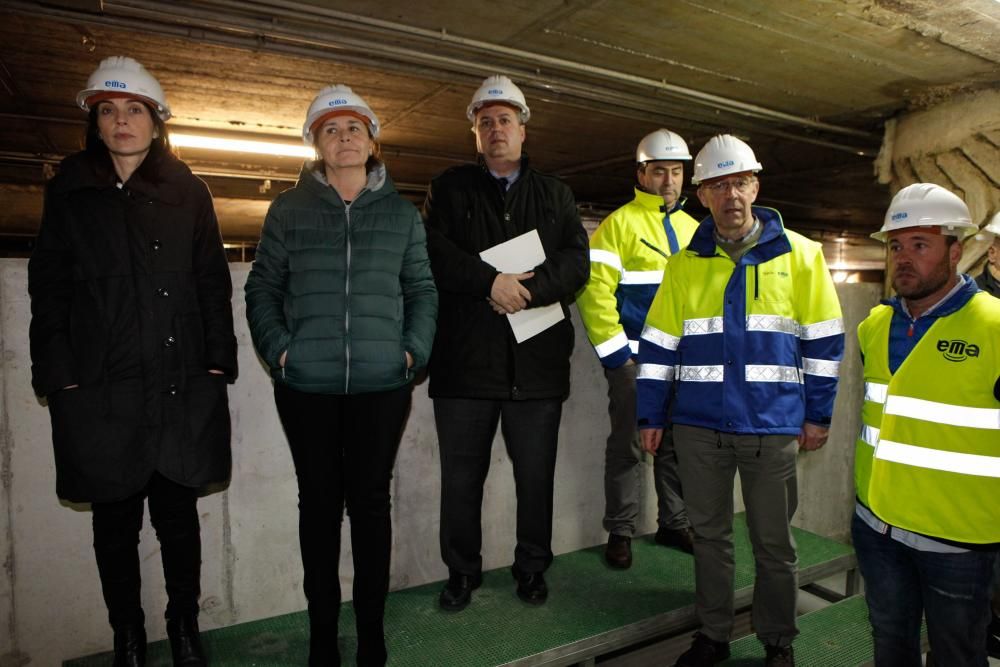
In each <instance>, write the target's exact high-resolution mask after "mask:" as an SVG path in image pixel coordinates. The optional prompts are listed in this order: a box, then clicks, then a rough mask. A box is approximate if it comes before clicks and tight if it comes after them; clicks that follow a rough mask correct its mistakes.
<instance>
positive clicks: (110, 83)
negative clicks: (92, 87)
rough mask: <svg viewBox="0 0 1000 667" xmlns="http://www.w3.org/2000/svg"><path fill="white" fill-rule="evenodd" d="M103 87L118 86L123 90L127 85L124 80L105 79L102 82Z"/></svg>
mask: <svg viewBox="0 0 1000 667" xmlns="http://www.w3.org/2000/svg"><path fill="white" fill-rule="evenodd" d="M104 87H105V88H120V89H122V90H125V89H126V88H128V85H127V84H126V83H125V82H124V81H114V80H111V81H105V82H104Z"/></svg>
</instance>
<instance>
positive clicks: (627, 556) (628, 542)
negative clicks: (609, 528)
mask: <svg viewBox="0 0 1000 667" xmlns="http://www.w3.org/2000/svg"><path fill="white" fill-rule="evenodd" d="M604 560H606V561H607V562H608V565H610V566H611V567H615V568H618V569H619V570H627V569H629V568H630V567H632V538H631V537H629V536H628V535H617V534H615V533H611V534H610V535H608V546H606V547H605V548H604Z"/></svg>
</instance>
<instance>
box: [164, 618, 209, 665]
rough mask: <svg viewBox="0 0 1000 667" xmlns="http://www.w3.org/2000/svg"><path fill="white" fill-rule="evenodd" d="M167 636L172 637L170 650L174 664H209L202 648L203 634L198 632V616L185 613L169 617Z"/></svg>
mask: <svg viewBox="0 0 1000 667" xmlns="http://www.w3.org/2000/svg"><path fill="white" fill-rule="evenodd" d="M167 637H169V638H170V652H171V653H172V654H173V656H174V665H175V667H176V666H179V665H183V666H184V667H197V666H198V665H207V664H208V663H207V662H205V652H204V651H202V650H201V635H200V634H199V633H198V617H197V616H195V615H193V614H185V615H182V616H178V617H177V618H170V619H167Z"/></svg>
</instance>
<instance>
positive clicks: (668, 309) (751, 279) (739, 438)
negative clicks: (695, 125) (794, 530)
mask: <svg viewBox="0 0 1000 667" xmlns="http://www.w3.org/2000/svg"><path fill="white" fill-rule="evenodd" d="M761 168H762V167H761V164H760V162H758V161H757V158H756V156H755V155H754V153H753V150H752V149H751V148H750V146H748V145H747V144H746V143H744V142H743V141H741V140H740V139H737V138H736V137H733V136H731V135H719V136H716V137H712V138H711V139H710V140H709V141H708V143H707V144H706V145H705V147H704V148H702V149H701V151H700V152H699V153H698V156H697V157H696V158H695V165H694V177H693V178H692V181H693V182H695V183H698V184H699V187H698V198H699V199H700V200H701V203H702V204H703V205H705V206H706V207H708V209H709V210H710V211H711V212H712V215H711V216H710V217H708V218H706V219H705V220H704V221H702V223H701V224H700V225H699V226H698V230H697V231H696V232H695V234H694V236H693V237H692V238H691V243H690V244H689V245H688V247H687V248H686V249H684V250H682V251H681V252H679V253H678V254H676V255H674V256H673V257H671V258H670V260H669V261H668V262H667V266H666V269H665V270H664V272H663V283H662V284H661V286H660V289H659V291H658V292H657V293H656V298H655V299H654V300H653V305H652V306H651V307H650V309H649V314H648V315H647V316H646V326H645V328H644V329H643V332H642V339H641V340H640V342H639V375H638V380H637V381H636V384H637V386H638V410H637V413H638V418H639V429H640V433H641V436H642V441H643V447H644V448H645V449H646V450H647V451H656V450H657V449H658V448H659V446H660V443H661V440H662V438H663V437H664V436H663V433H664V429H665V427H666V426H667V424H668V421H669V423H670V424H672V427H673V439H674V449H675V451H676V453H677V461H678V469H679V471H680V478H681V483H682V484H683V486H684V503H685V506H686V508H687V513H688V518H689V519H690V520H691V527H692V528H693V529H694V537H695V539H694V560H695V588H696V593H697V600H696V609H697V612H698V620H699V621H700V622H701V630H700V631H699V632H698V633H697V634H696V635H695V640H694V643H693V644H692V646H691V648H690V649H689V650H688V651H687V652H686V653H685V654H684V655H682V656H681V657H680V658H679V659H678V662H677V665H678V666H680V667H701V666H702V665H714V664H715V663H717V662H720V661H722V660H724V659H726V658H727V657H728V656H729V638H730V635H731V633H732V628H733V596H734V592H733V585H734V583H733V582H734V551H733V542H732V534H733V529H732V524H733V481H734V478H735V475H736V472H737V471H739V474H740V480H741V482H742V488H743V500H744V504H745V505H746V511H747V514H746V515H747V526H748V529H749V534H750V541H751V542H752V543H753V552H754V561H755V564H756V570H757V578H756V582H755V585H754V599H753V625H754V630H755V631H756V633H757V636H758V638H759V639H760V640H761V642H762V643H763V644H764V649H765V651H766V653H767V658H766V661H765V665H767V666H769V667H779V666H788V665H794V664H795V663H794V657H793V654H792V646H791V644H792V640H793V639H794V637H795V635H796V634H797V633H798V629H797V627H796V623H795V603H796V592H797V590H798V585H797V581H798V579H797V576H798V570H797V565H796V563H797V557H796V552H795V543H794V541H793V540H792V536H791V530H790V528H789V521H791V518H792V515H793V514H794V513H795V509H796V504H797V495H798V494H797V486H796V474H795V462H796V457H797V454H798V450H799V448H800V447H801V448H802V449H804V450H811V449H818V448H820V447H822V446H823V444H824V443H825V442H826V438H827V430H828V428H829V425H830V419H831V417H832V415H833V400H834V397H835V395H836V393H837V379H838V372H839V365H840V358H841V356H842V354H843V346H844V325H843V322H842V320H841V313H840V303H839V302H838V301H837V293H836V291H835V290H834V286H833V280H832V278H831V276H830V271H829V269H828V268H827V266H826V262H825V261H824V259H823V251H822V248H821V247H820V245H819V244H818V243H816V242H814V241H810V240H809V239H807V238H805V237H803V236H801V235H800V234H796V233H795V232H793V231H791V230H787V229H785V227H784V224H783V223H782V220H781V214H779V213H778V212H777V211H775V210H774V209H769V208H765V207H762V206H753V203H754V201H755V200H756V197H757V193H758V191H759V188H760V183H759V181H758V179H757V176H756V172H758V171H760V170H761Z"/></svg>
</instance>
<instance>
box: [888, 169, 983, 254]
mask: <svg viewBox="0 0 1000 667" xmlns="http://www.w3.org/2000/svg"><path fill="white" fill-rule="evenodd" d="M908 227H940V228H941V233H942V234H947V235H949V236H957V237H958V238H959V239H963V238H965V237H966V236H971V235H973V234H975V233H976V231H978V228H977V226H976V223H974V222H972V216H971V215H969V207H968V206H966V205H965V202H964V201H962V199H961V197H959V196H958V195H956V194H955V193H953V192H950V191H948V190H946V189H945V188H942V187H941V186H940V185H934V184H933V183H914V184H912V185H907V186H906V187H905V188H903V189H902V190H900V191H899V192H897V193H896V196H895V197H893V198H892V202H890V203H889V210H887V211H886V212H885V220H884V221H883V223H882V229H880V230H878V231H877V232H875V233H874V234H872V235H871V237H872V238H873V239H876V240H878V241H882V242H883V243H885V242H886V240H887V239H888V238H889V232H893V231H895V230H897V229H906V228H908Z"/></svg>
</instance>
